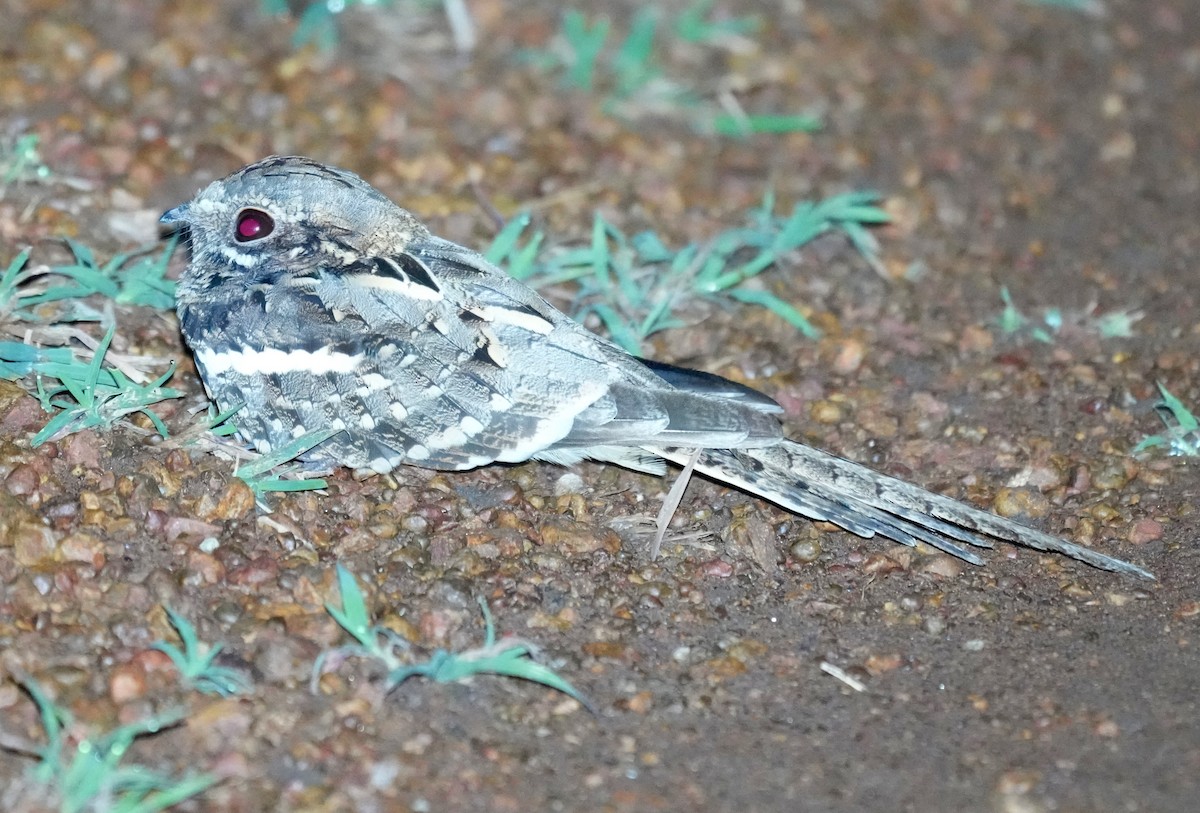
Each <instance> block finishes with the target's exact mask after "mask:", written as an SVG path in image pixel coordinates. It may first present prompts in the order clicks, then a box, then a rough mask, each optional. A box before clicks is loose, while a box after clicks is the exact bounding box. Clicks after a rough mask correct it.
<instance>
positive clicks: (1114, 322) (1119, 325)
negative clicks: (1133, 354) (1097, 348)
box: [996, 286, 1143, 344]
mask: <svg viewBox="0 0 1200 813" xmlns="http://www.w3.org/2000/svg"><path fill="white" fill-rule="evenodd" d="M1000 299H1001V300H1003V302H1004V309H1003V310H1002V311H1001V312H1000V315H999V316H998V317H996V325H997V327H998V328H999V329H1000V332H1001V333H1003V334H1005V335H1007V336H1013V337H1016V338H1028V339H1032V340H1033V341H1036V342H1041V343H1043V344H1053V343H1054V341H1055V339H1056V338H1057V337H1058V336H1059V335H1060V334H1062V333H1064V332H1065V331H1067V330H1072V331H1075V332H1083V333H1093V334H1095V335H1097V336H1099V337H1100V338H1102V339H1127V338H1130V337H1131V336H1133V326H1134V323H1136V322H1137V321H1138V320H1139V319H1141V318H1142V315H1143V314H1142V313H1141V311H1136V310H1117V311H1109V312H1107V313H1098V312H1097V311H1096V307H1095V306H1094V305H1092V306H1089V307H1087V308H1083V309H1081V310H1078V311H1064V310H1062V309H1061V308H1044V309H1043V310H1042V314H1041V316H1039V317H1036V318H1034V317H1029V316H1026V315H1025V314H1024V313H1022V312H1021V311H1020V310H1019V309H1018V308H1017V306H1016V305H1015V304H1014V303H1013V298H1012V295H1011V294H1010V293H1009V291H1008V287H1007V286H1001V288H1000Z"/></svg>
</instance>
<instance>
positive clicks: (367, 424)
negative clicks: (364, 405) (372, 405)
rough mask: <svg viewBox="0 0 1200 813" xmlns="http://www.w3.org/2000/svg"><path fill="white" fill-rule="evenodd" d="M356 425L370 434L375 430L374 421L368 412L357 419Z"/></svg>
mask: <svg viewBox="0 0 1200 813" xmlns="http://www.w3.org/2000/svg"><path fill="white" fill-rule="evenodd" d="M358 425H359V426H361V427H362V428H363V429H365V430H367V431H368V432H370V431H371V430H372V429H374V428H375V419H374V418H372V417H371V414H370V413H369V412H366V413H363V416H362V417H361V418H359V419H358Z"/></svg>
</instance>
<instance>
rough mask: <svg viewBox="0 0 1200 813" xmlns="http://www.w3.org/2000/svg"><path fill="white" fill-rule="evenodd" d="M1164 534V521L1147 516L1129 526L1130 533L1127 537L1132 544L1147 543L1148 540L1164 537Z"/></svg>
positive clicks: (1152, 540)
mask: <svg viewBox="0 0 1200 813" xmlns="http://www.w3.org/2000/svg"><path fill="white" fill-rule="evenodd" d="M1162 535H1163V526H1162V523H1161V522H1159V521H1158V520H1156V519H1150V518H1149V517H1146V518H1143V519H1139V520H1138V521H1137V522H1135V523H1133V525H1131V526H1130V527H1129V534H1128V535H1127V536H1126V538H1127V539H1128V540H1129V544H1131V545H1145V544H1146V543H1147V542H1154V541H1156V540H1159V539H1162Z"/></svg>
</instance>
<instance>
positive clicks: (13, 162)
mask: <svg viewBox="0 0 1200 813" xmlns="http://www.w3.org/2000/svg"><path fill="white" fill-rule="evenodd" d="M38 141H39V138H38V136H37V135H35V134H33V133H27V134H25V135H21V136H17V137H16V138H15V139H13V140H12V141H5V142H0V196H2V195H3V192H4V189H5V187H8V186H12V185H14V184H24V183H45V182H46V181H49V180H50V179H51V176H52V174H53V173H51V171H50V167H48V166H46V164H45V162H43V161H42V156H41V153H40V151H39V150H38Z"/></svg>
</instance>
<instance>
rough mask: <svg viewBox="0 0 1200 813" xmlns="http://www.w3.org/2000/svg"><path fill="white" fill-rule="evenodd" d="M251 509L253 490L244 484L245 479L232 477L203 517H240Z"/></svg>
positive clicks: (208, 518) (212, 518)
mask: <svg viewBox="0 0 1200 813" xmlns="http://www.w3.org/2000/svg"><path fill="white" fill-rule="evenodd" d="M253 510H254V490H253V489H251V488H250V486H249V485H247V484H246V481H245V480H242V479H241V478H239V477H234V478H233V479H231V480H230V481H229V484H228V485H227V486H225V490H224V491H222V492H221V496H220V498H219V499H218V500H217V504H216V505H215V506H213V508H212V510H211V511H209V512H208V514H207V515H205V516H203V518H204V519H207V520H215V519H216V520H222V519H223V520H229V519H242V518H244V517H246V516H247V515H249V513H250V512H251V511H253Z"/></svg>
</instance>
